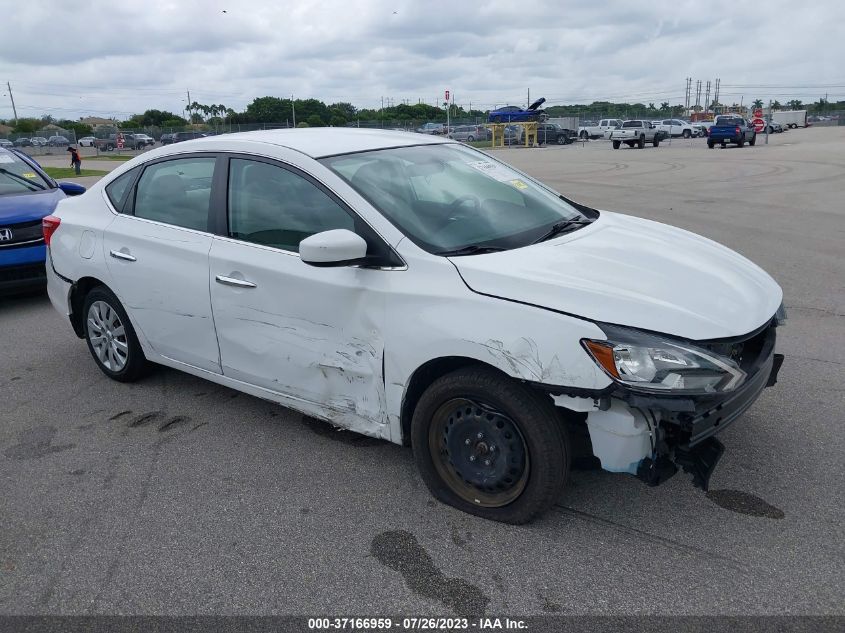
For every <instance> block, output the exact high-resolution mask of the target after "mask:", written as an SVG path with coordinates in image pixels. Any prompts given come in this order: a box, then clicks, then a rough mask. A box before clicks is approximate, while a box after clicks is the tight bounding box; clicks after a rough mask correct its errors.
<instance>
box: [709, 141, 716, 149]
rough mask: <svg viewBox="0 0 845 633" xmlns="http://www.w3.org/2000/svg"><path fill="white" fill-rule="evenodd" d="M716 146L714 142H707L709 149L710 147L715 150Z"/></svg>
mask: <svg viewBox="0 0 845 633" xmlns="http://www.w3.org/2000/svg"><path fill="white" fill-rule="evenodd" d="M715 145H716V144H715V143H714V142H713V141H707V147H709V148H710V149H713V148H714V147H715Z"/></svg>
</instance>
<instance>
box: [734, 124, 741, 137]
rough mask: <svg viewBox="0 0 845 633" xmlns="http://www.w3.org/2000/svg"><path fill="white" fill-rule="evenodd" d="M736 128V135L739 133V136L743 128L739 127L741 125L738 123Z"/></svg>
mask: <svg viewBox="0 0 845 633" xmlns="http://www.w3.org/2000/svg"><path fill="white" fill-rule="evenodd" d="M734 130H735V131H736V135H737V136H739V135H740V132H741V130H740V129H739V126H738V125H737V126H736V127H735V128H734Z"/></svg>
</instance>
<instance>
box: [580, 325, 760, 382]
mask: <svg viewBox="0 0 845 633" xmlns="http://www.w3.org/2000/svg"><path fill="white" fill-rule="evenodd" d="M599 327H600V328H601V329H602V330H603V331H604V333H605V334H606V335H607V340H606V341H601V340H594V339H583V340H582V341H581V343H582V345H583V346H584V348H585V349H586V350H587V351H588V352H589V354H590V356H592V357H593V360H595V361H596V363H598V365H599V366H600V367H601V368H602V369H603V370H604V371H605V372H606V373H607V374H609V375H610V376H611V377H612V378H613V379H614V380H616V381H617V382H619V383H622V384H624V385H627V386H629V387H632V388H634V389H637V390H642V391H651V392H658V393H672V394H676V393H689V394H692V393H695V394H706V393H722V392H726V391H733V390H734V389H736V388H737V387H739V386H740V385H741V384H743V383H744V382H745V378H746V373H745V372H744V371H743V370H742V369H740V367H739V365H737V363H736V362H734V361H733V360H732V359H730V358H727V357H724V356H720V355H717V354H714V353H713V352H710V351H709V350H706V349H702V348H701V347H698V346H696V345H693V344H691V343H689V342H687V341H681V340H675V339H672V338H670V337H668V336H667V337H664V336H659V335H655V334H649V333H647V332H641V331H639V330H633V329H629V328H624V327H619V326H616V325H607V324H604V323H601V324H599Z"/></svg>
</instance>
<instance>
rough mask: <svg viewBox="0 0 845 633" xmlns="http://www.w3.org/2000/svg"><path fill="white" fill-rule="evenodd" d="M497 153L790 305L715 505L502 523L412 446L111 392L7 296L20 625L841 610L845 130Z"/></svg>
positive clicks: (602, 479) (634, 499)
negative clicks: (739, 142) (774, 379)
mask: <svg viewBox="0 0 845 633" xmlns="http://www.w3.org/2000/svg"><path fill="white" fill-rule="evenodd" d="M495 155H496V156H498V157H501V158H503V159H504V160H505V161H508V162H511V163H512V164H514V165H515V166H516V167H518V168H520V169H523V170H525V171H526V172H527V173H529V174H531V175H533V176H535V177H538V178H540V179H541V180H544V181H546V182H548V183H549V184H550V185H552V186H554V187H555V188H557V189H559V190H560V191H561V192H563V193H565V194H566V195H567V196H569V197H571V198H574V199H576V200H578V201H581V202H584V203H586V204H589V205H592V206H596V207H598V208H600V209H610V210H617V211H623V212H626V213H631V214H633V215H637V216H641V217H647V218H651V219H654V220H658V221H662V222H666V223H669V224H673V225H676V226H680V227H683V228H686V229H689V230H691V231H694V232H697V233H700V234H703V235H705V236H708V237H710V238H712V239H715V240H717V241H719V242H722V243H724V244H726V245H727V246H729V247H731V248H733V249H736V250H737V251H739V252H741V253H742V254H744V255H746V256H748V257H749V258H751V259H752V260H753V261H755V262H757V263H758V264H759V265H761V266H762V267H763V268H765V269H766V270H767V271H768V272H769V273H770V274H772V275H773V276H774V278H775V279H776V280H777V281H778V282H779V283H780V284H781V285H782V286H783V288H784V292H785V297H786V306H787V310H788V315H789V322H788V325H787V327H785V328H784V329H783V330H781V331H780V339H779V347H780V351H782V352H783V353H784V354H785V355H786V362H785V363H784V366H783V369H782V370H781V373H780V382H779V383H778V384H777V385H776V386H775V387H773V388H771V389H768V390H766V391H765V392H764V394H763V395H762V396H761V397H760V399H759V400H758V402H757V403H756V404H755V405H754V406H753V407H752V408H751V409H750V410H749V411H748V412H747V413H746V414H745V416H744V417H743V418H742V419H740V420H738V421H737V422H735V423H733V424H732V425H731V426H730V427H729V428H728V429H726V430H725V432H724V433H723V434H722V435H721V439H722V441H723V442H724V443H725V445H726V452H725V455H724V457H723V458H722V461H721V463H720V465H719V467H718V468H717V470H716V472H715V473H714V475H713V478H712V481H711V491H710V492H709V493H707V494H705V493H704V492H702V491H701V490H698V489H696V488H694V487H693V486H692V485H691V483H690V478H689V476H688V475H685V474H683V473H680V474H678V475H676V476H675V477H674V478H673V479H671V480H670V481H668V482H667V483H666V484H664V485H662V486H660V487H657V488H649V487H647V486H645V485H644V484H642V483H641V482H639V481H638V480H636V479H634V478H633V477H630V476H627V475H617V474H610V473H606V472H603V471H590V470H581V471H575V472H573V473H572V476H571V479H570V484H569V486H568V488H567V489H566V491H565V493H564V495H563V496H562V497H561V498H560V500H559V501H558V504H557V506H556V507H555V508H554V510H553V511H552V512H549V513H548V514H547V515H545V516H544V517H543V518H541V519H540V520H538V521H535V522H534V523H532V524H530V525H527V526H519V527H517V526H509V525H501V524H496V523H492V522H488V521H484V520H482V519H479V518H475V517H472V516H469V515H466V514H462V513H460V512H458V511H456V510H453V509H452V508H449V507H446V506H443V505H441V504H439V503H436V502H435V501H434V500H433V499H432V497H431V496H430V495H429V494H428V492H427V490H426V488H425V486H424V485H423V484H422V482H421V480H420V478H419V477H418V475H417V473H416V471H415V468H414V463H413V459H412V455H411V451H410V450H409V449H406V448H402V447H399V446H395V445H392V444H389V443H386V442H382V441H376V440H371V439H369V438H365V437H362V436H359V435H356V434H353V433H350V432H346V431H336V430H333V429H332V428H331V427H329V426H328V425H325V424H323V423H321V422H317V421H314V420H311V419H308V418H304V417H303V416H302V415H300V414H298V413H294V412H292V411H289V410H286V409H283V408H281V407H279V406H276V405H273V404H270V403H267V402H264V401H261V400H258V399H256V398H252V397H250V396H247V395H243V394H240V393H238V392H236V391H232V390H230V389H226V388H222V387H218V386H216V385H213V384H211V383H209V382H206V381H203V380H201V379H198V378H194V377H191V376H188V375H185V374H182V373H179V372H176V371H173V370H170V369H164V368H160V369H158V370H156V371H155V372H153V373H152V374H151V375H150V376H149V377H147V378H146V379H144V380H142V381H141V382H139V383H136V384H131V385H125V384H120V383H116V382H113V381H110V380H108V379H107V378H106V377H105V376H104V375H103V374H101V373H100V371H99V370H98V369H97V368H96V366H95V365H94V362H93V361H92V359H91V358H90V356H89V353H88V350H87V348H86V346H85V344H84V342H83V341H81V340H79V339H77V338H76V337H75V336H74V335H73V333H72V331H71V329H70V326H69V325H68V324H67V322H66V321H65V320H64V319H63V318H62V317H61V316H60V315H59V314H58V313H56V312H55V311H54V310H53V309H52V307H51V306H50V304H49V302H48V300H47V298H46V296H45V295H43V294H35V295H31V296H26V297H18V298H12V299H10V298H2V299H0V613H3V614H47V613H49V614H101V613H108V614H196V613H199V614H262V615H270V614H298V615H350V614H357V615H372V614H379V613H381V614H416V615H436V614H442V615H449V614H456V615H464V616H468V617H472V616H479V615H483V614H487V615H494V614H509V615H515V616H516V615H530V614H585V613H589V614H657V613H659V614H693V615H694V614H708V615H713V614H839V615H845V539H843V534H844V533H845V527H844V526H843V523H844V522H843V518H845V511H843V508H845V503H843V502H845V493H843V486H842V481H843V471H845V467H843V463H845V459H844V458H845V451H844V450H843V448H844V447H845V439H843V438H845V414H843V409H845V407H843V405H845V321H843V317H845V128H819V129H808V130H793V131H789V132H787V133H784V134H780V135H774V136H772V138H771V139H770V144H769V145H768V146H766V145H764V144H762V139H761V142H760V143H758V145H757V146H756V147H748V146H746V147H744V148H741V149H738V148H728V149H724V150H723V149H719V148H716V149H712V150H709V149H707V147H706V145H705V143H704V141H703V140H702V139H693V140H690V141H685V140H673V142H672V144H671V145H669V144H668V143H664V144H662V145H661V146H660V147H659V148H653V147H650V146H649V147H647V148H645V149H643V150H639V149H627V148H624V149H621V150H612V149H611V148H610V145H609V144H608V143H605V142H601V141H598V142H589V143H586V144H580V143H579V144H576V145H571V146H565V147H549V148H542V149H506V150H496V153H495ZM119 164H121V163H114V164H113V165H111V167H116V166H117V165H119ZM86 166H87V165H86ZM679 256H682V253H679Z"/></svg>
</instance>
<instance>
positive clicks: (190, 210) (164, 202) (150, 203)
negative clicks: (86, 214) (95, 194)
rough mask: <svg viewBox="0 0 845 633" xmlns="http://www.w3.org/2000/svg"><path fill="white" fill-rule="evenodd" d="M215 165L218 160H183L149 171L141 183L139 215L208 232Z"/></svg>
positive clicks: (138, 197)
mask: <svg viewBox="0 0 845 633" xmlns="http://www.w3.org/2000/svg"><path fill="white" fill-rule="evenodd" d="M214 162H215V159H214V158H180V159H176V160H169V161H165V162H161V163H155V164H153V165H150V166H149V167H147V168H146V169H145V170H144V173H143V174H141V180H139V181H138V187H137V192H136V194H135V215H136V216H137V217H139V218H146V219H148V220H156V221H157V222H165V223H167V224H173V225H174V226H181V227H184V228H188V229H196V230H199V231H207V230H208V206H209V201H210V200H211V180H212V176H213V175H214ZM115 182H116V181H115Z"/></svg>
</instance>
